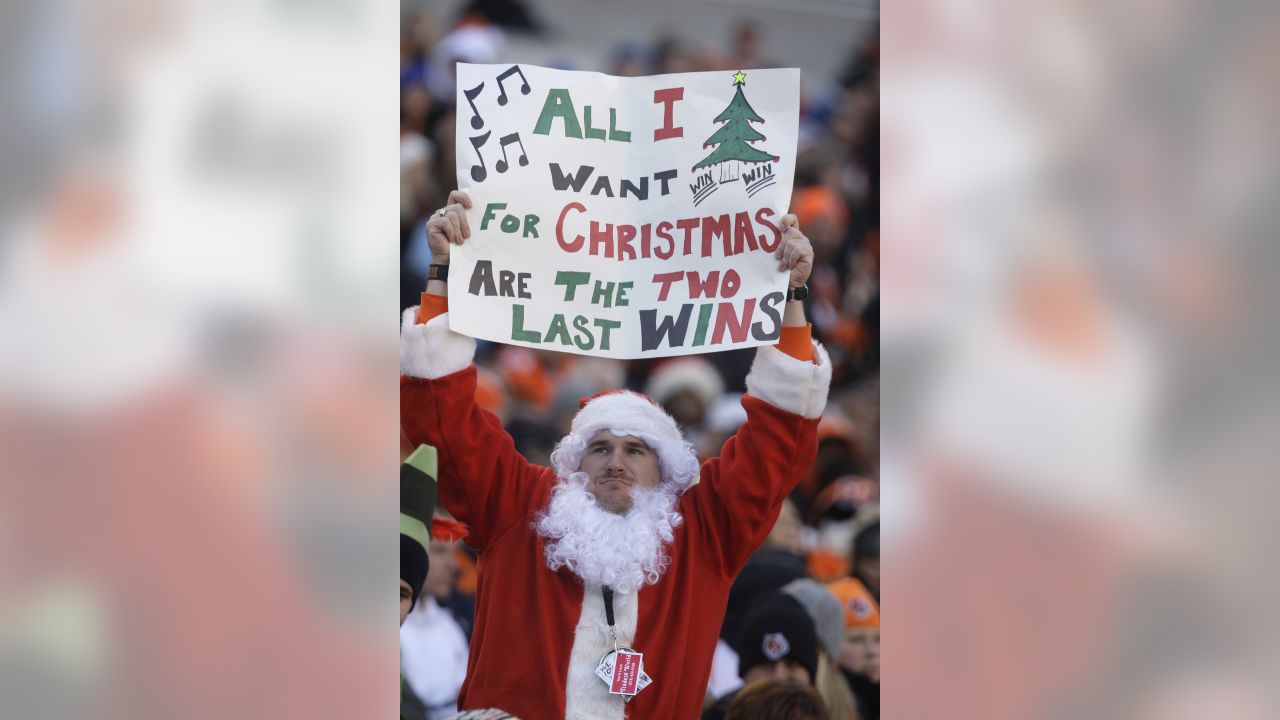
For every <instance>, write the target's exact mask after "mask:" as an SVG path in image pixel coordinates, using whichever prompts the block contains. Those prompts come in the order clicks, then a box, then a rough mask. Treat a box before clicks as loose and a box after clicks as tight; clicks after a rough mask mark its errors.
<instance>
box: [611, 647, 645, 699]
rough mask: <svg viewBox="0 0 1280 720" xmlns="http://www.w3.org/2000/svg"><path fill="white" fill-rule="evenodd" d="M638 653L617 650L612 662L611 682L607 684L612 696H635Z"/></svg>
mask: <svg viewBox="0 0 1280 720" xmlns="http://www.w3.org/2000/svg"><path fill="white" fill-rule="evenodd" d="M641 657H642V656H641V655H640V653H633V652H627V651H626V650H619V651H618V655H617V657H616V658H615V659H614V661H613V682H611V683H610V684H609V692H611V693H613V694H614V695H635V694H636V693H637V692H639V690H638V689H637V688H636V686H637V685H638V684H639V683H640V659H641Z"/></svg>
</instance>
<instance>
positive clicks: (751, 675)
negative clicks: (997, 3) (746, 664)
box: [742, 658, 813, 685]
mask: <svg viewBox="0 0 1280 720" xmlns="http://www.w3.org/2000/svg"><path fill="white" fill-rule="evenodd" d="M760 680H792V681H794V682H798V683H800V684H801V685H813V678H812V677H810V676H809V669H808V668H806V667H805V666H803V665H801V664H800V663H798V662H795V661H794V660H792V659H791V658H782V660H781V661H779V662H763V663H757V664H755V665H752V666H751V667H750V668H748V669H747V674H746V675H743V676H742V684H743V685H750V684H751V683H753V682H758V681H760Z"/></svg>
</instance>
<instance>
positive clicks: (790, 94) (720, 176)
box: [449, 64, 800, 358]
mask: <svg viewBox="0 0 1280 720" xmlns="http://www.w3.org/2000/svg"><path fill="white" fill-rule="evenodd" d="M799 86H800V71H799V70H797V69H782V70H742V71H737V72H734V71H726V72H702V73H683V74H674V75H656V76H652V77H637V78H621V77H612V76H609V75H602V74H600V73H592V72H571V71H564V70H548V69H546V68H540V67H535V66H532V65H467V64H459V65H458V115H457V128H458V129H457V158H458V160H457V162H458V187H460V188H461V189H463V190H465V191H467V193H468V194H469V195H470V196H471V200H472V202H473V203H474V207H473V208H472V209H471V210H470V211H468V213H467V217H468V219H469V221H470V224H471V238H470V239H469V240H467V242H466V243H464V244H463V245H462V246H461V247H457V248H455V249H454V250H453V251H452V253H451V254H450V262H451V267H450V270H449V307H450V313H449V321H450V326H451V327H452V328H453V329H454V330H455V331H457V332H461V333H464V334H467V335H471V336H473V337H477V338H483V339H486V340H493V341H497V342H501V343H507V344H513V345H524V346H528V347H535V348H541V349H544V350H556V351H562V352H572V353H580V354H586V355H596V356H601V357H614V358H643V357H660V356H667V355H686V354H693V353H702V352H710V351H713V350H726V349H730V348H739V347H754V346H758V345H765V344H771V343H774V342H776V341H777V338H778V335H779V332H780V330H781V326H782V310H783V302H784V298H785V292H786V285H787V273H786V272H784V271H780V270H778V269H777V267H778V266H777V260H775V259H774V257H773V252H774V251H775V250H776V249H777V247H778V244H779V243H780V242H781V233H780V231H779V219H780V218H781V216H782V215H784V214H785V213H786V211H787V207H788V206H789V205H790V202H791V187H792V179H793V177H794V175H795V154H796V134H797V125H798V121H799Z"/></svg>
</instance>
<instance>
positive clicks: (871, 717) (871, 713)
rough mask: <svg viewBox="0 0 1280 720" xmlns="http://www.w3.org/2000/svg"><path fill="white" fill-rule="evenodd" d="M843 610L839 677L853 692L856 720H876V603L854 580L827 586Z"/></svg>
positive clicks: (877, 629) (841, 581) (877, 686)
mask: <svg viewBox="0 0 1280 720" xmlns="http://www.w3.org/2000/svg"><path fill="white" fill-rule="evenodd" d="M827 589H829V590H830V591H831V594H832V595H835V596H836V599H837V600H839V601H840V605H841V607H843V608H844V626H845V628H844V643H843V646H842V648H841V651H840V654H839V655H838V656H837V657H838V659H839V662H838V664H839V666H840V673H841V674H842V675H844V679H845V682H846V683H848V685H849V689H850V690H852V691H853V695H854V698H855V699H856V700H857V703H858V715H859V717H862V718H866V719H867V720H875V718H878V717H880V603H879V602H877V601H876V599H875V597H874V596H873V595H872V594H871V591H870V590H868V589H867V587H866V586H865V585H863V584H862V582H861V581H860V580H857V579H856V578H844V579H842V580H837V581H836V582H833V583H831V584H830V585H828V586H827Z"/></svg>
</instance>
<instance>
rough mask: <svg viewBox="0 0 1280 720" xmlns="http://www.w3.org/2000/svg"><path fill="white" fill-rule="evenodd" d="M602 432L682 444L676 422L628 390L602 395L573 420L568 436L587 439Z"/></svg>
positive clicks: (645, 398)
mask: <svg viewBox="0 0 1280 720" xmlns="http://www.w3.org/2000/svg"><path fill="white" fill-rule="evenodd" d="M601 430H613V431H616V432H629V433H633V434H637V435H652V436H653V437H656V438H658V439H660V440H676V441H679V440H683V439H684V438H683V437H682V436H681V435H680V428H678V427H676V421H675V420H674V419H672V417H671V416H670V415H668V414H667V412H666V411H665V410H663V409H662V408H660V407H658V406H657V405H655V404H654V403H653V401H652V400H650V399H649V398H647V397H645V396H643V395H640V394H639V393H633V392H631V391H629V390H622V391H620V392H611V393H608V394H606V395H601V396H599V397H597V398H594V399H593V400H591V401H590V402H588V403H587V405H586V407H584V408H582V409H581V410H579V411H578V414H577V415H575V416H574V418H573V424H572V425H571V426H570V427H569V432H571V433H573V434H575V435H581V436H583V437H585V438H587V439H590V438H591V437H592V436H593V435H595V434H596V433H597V432H600V431H601Z"/></svg>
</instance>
